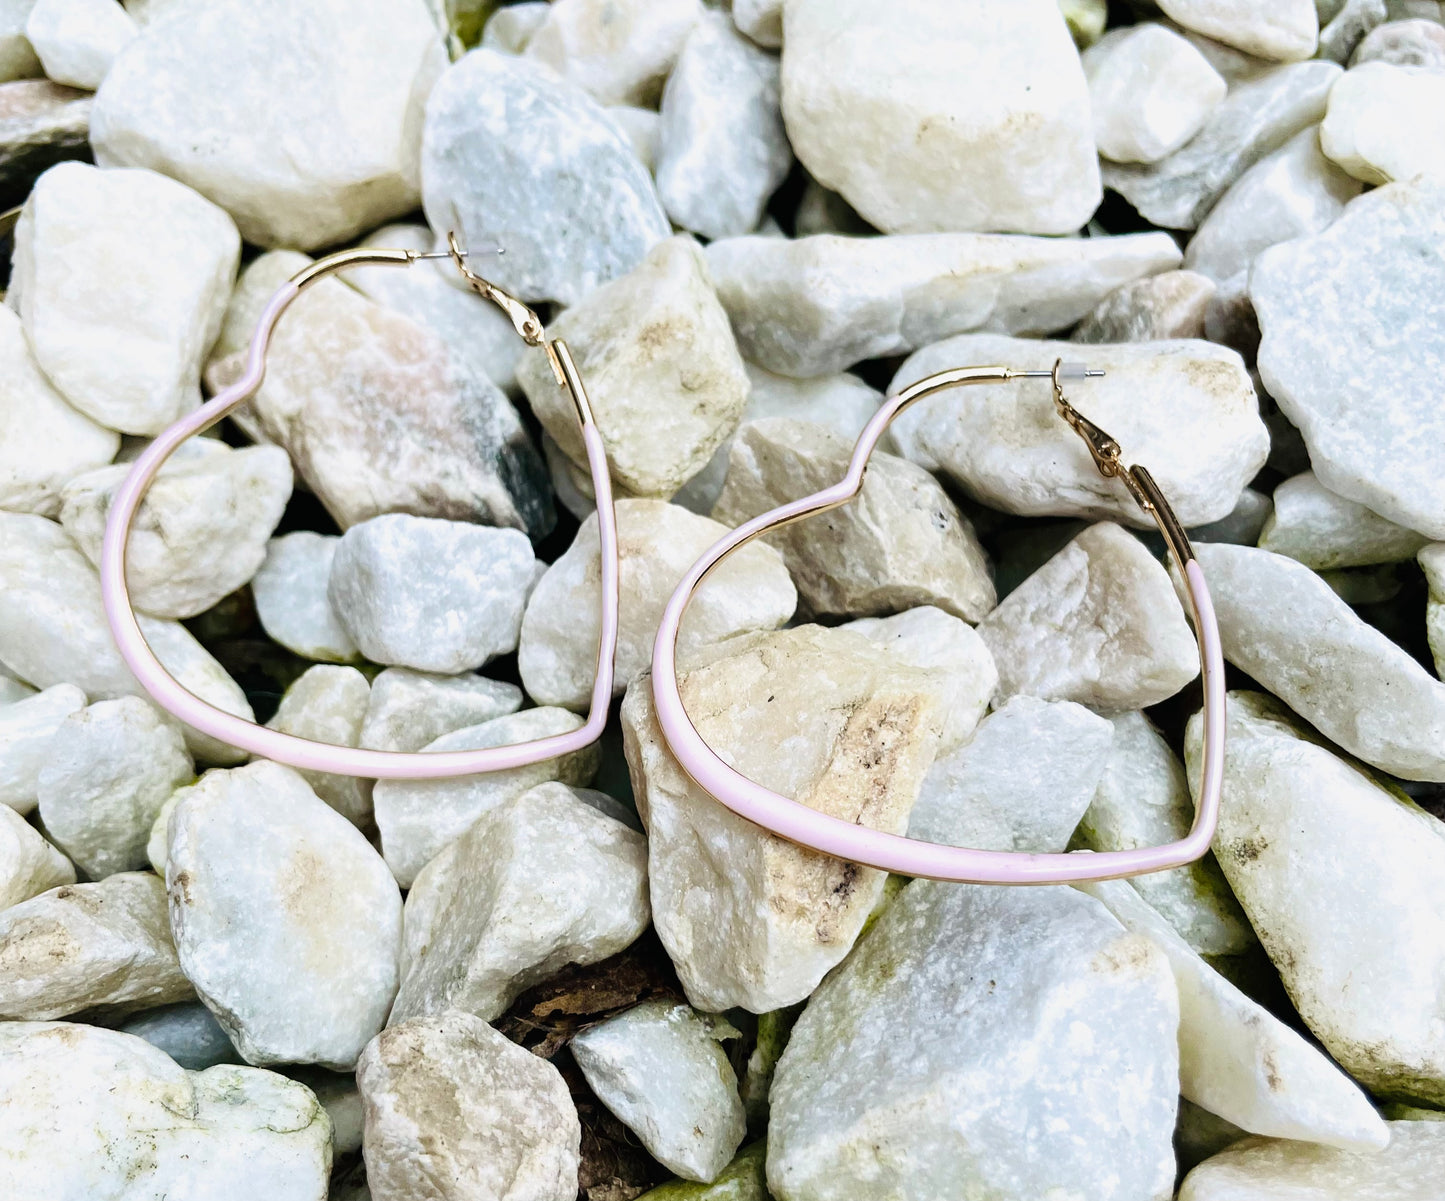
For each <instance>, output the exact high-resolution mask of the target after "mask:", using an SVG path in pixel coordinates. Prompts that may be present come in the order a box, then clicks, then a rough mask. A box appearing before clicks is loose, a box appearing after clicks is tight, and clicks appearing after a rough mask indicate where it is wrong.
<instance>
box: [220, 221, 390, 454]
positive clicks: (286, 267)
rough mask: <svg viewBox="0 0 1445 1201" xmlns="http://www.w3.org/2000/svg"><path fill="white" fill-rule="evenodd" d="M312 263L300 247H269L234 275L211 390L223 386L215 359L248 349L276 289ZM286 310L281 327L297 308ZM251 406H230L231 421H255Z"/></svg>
mask: <svg viewBox="0 0 1445 1201" xmlns="http://www.w3.org/2000/svg"><path fill="white" fill-rule="evenodd" d="M313 262H315V260H314V259H313V258H312V257H311V256H310V255H309V254H302V253H301V252H300V251H299V250H268V251H267V252H266V253H265V254H261V255H257V256H256V257H255V258H254V259H252V260H251V261H250V262H249V263H248V264H247V265H246V266H245V267H244V268H243V269H242V270H241V272H240V274H239V275H237V276H236V286H235V287H234V288H232V289H231V297H230V299H229V300H228V301H227V302H226V314H225V316H224V317H222V318H221V332H220V333H219V334H218V335H217V336H216V342H215V345H214V346H212V347H211V357H210V360H209V362H207V364H206V373H205V380H206V383H207V385H208V386H209V388H210V390H211V391H212V392H219V391H220V390H221V388H222V387H224V386H225V384H224V383H222V382H220V381H219V380H216V379H213V378H212V376H211V373H212V371H213V370H214V368H215V367H216V365H217V362H218V361H219V360H221V359H224V358H225V357H227V356H228V355H233V354H235V353H236V352H237V351H238V350H249V349H250V347H251V340H252V339H253V338H254V337H255V334H256V324H257V322H258V321H260V319H261V314H262V313H263V312H264V311H265V309H266V306H267V305H268V304H270V303H271V298H272V297H273V296H275V294H276V290H277V289H278V288H280V287H281V285H282V284H284V283H286V281H287V280H289V279H290V278H291V277H292V276H293V275H296V274H298V273H299V272H301V271H303V270H305V269H306V268H307V267H309V266H311V264H312V263H313ZM392 269H393V270H396V268H392ZM312 286H313V287H314V286H315V285H312ZM287 312H288V314H289V315H288V316H287V317H286V319H285V320H284V321H282V322H281V328H282V329H285V328H286V326H287V325H289V324H290V323H291V321H292V320H293V319H294V314H295V312H296V309H295V308H294V307H292V308H289V309H288V310H287ZM272 365H273V359H272V356H271V355H270V354H268V355H267V358H266V366H267V370H268V371H269V370H270V369H271V367H272ZM227 382H229V381H227ZM250 409H251V406H250V404H243V405H241V406H240V408H237V409H232V410H231V420H232V421H235V422H236V423H237V424H238V425H243V423H247V422H248V423H249V424H254V422H255V418H254V416H253V415H251V413H250ZM243 428H245V426H244V425H243ZM246 433H247V436H248V437H250V438H253V439H254V438H255V437H256V435H255V434H254V433H252V432H251V430H250V429H249V428H248V429H247V430H246Z"/></svg>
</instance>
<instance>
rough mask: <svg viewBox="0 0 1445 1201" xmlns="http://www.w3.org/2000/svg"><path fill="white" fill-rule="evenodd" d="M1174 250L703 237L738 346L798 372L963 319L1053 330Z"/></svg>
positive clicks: (975, 238)
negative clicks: (708, 241) (716, 239)
mask: <svg viewBox="0 0 1445 1201" xmlns="http://www.w3.org/2000/svg"><path fill="white" fill-rule="evenodd" d="M1179 257H1180V256H1179V250H1178V247H1176V246H1175V245H1174V242H1173V239H1171V238H1169V237H1168V236H1167V235H1165V234H1159V233H1152V234H1135V235H1128V236H1125V237H1118V238H1067V239H1060V238H1024V237H1002V236H998V235H990V234H920V235H914V236H905V237H889V238H851V237H839V236H835V235H832V234H820V235H818V236H816V237H811V238H798V239H796V240H793V239H787V238H769V237H761V236H759V237H749V238H727V239H724V240H722V241H719V242H714V243H713V244H712V245H711V246H709V247H708V253H707V260H708V267H709V268H710V269H711V271H712V277H713V280H714V282H715V283H716V285H717V294H718V298H719V299H720V300H721V301H722V303H723V307H724V308H725V309H726V310H727V312H728V316H729V317H730V318H731V319H732V324H733V332H734V333H735V334H736V335H737V338H738V345H739V347H740V348H741V350H742V352H743V354H744V356H745V357H746V358H747V359H748V361H749V362H752V363H756V364H758V365H759V366H760V367H765V368H767V369H768V370H769V371H776V372H779V373H780V374H782V375H792V376H804V377H806V376H815V375H829V374H831V373H832V372H835V371H842V370H845V369H846V368H848V367H851V366H852V365H853V364H854V363H857V362H860V361H862V360H863V359H874V358H880V357H882V356H885V355H893V354H902V353H905V352H907V351H910V350H913V349H915V348H917V347H919V346H926V345H928V344H929V343H931V342H936V341H938V339H940V338H946V337H948V336H949V335H950V334H957V333H963V332H965V331H968V330H975V329H984V330H997V331H1000V332H1004V333H1019V334H1046V333H1051V332H1052V331H1054V330H1058V329H1065V328H1067V327H1068V326H1070V325H1073V324H1074V322H1076V321H1077V320H1079V318H1080V317H1082V316H1084V315H1085V314H1086V313H1087V312H1088V311H1089V310H1090V309H1092V308H1093V307H1094V306H1095V305H1096V304H1098V303H1099V301H1100V300H1102V299H1103V298H1104V297H1105V296H1107V295H1108V294H1109V293H1110V292H1112V291H1113V290H1114V289H1115V288H1117V287H1119V286H1120V285H1122V284H1126V283H1129V282H1130V281H1131V280H1135V279H1138V278H1140V277H1141V276H1145V275H1153V274H1155V273H1156V272H1159V271H1168V270H1171V269H1172V268H1174V267H1177V266H1178V265H1179Z"/></svg>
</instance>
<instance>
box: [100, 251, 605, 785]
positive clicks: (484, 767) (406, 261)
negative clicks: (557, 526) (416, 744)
mask: <svg viewBox="0 0 1445 1201" xmlns="http://www.w3.org/2000/svg"><path fill="white" fill-rule="evenodd" d="M447 243H448V246H449V249H448V250H446V251H439V252H436V253H425V254H424V253H422V252H420V251H415V250H387V249H374V248H361V249H356V250H343V251H340V252H339V253H337V254H333V255H329V256H328V257H326V258H323V259H318V260H317V261H316V262H314V263H312V264H311V265H310V266H308V267H306V268H305V269H304V270H302V271H299V272H297V274H296V275H294V276H292V278H291V279H289V280H288V281H287V282H286V283H285V284H283V285H282V286H281V287H280V288H279V289H278V290H277V292H276V294H275V295H274V296H273V297H271V300H270V302H269V303H268V304H267V305H266V308H265V310H264V312H262V314H261V318H260V320H259V321H258V322H257V323H256V332H255V333H254V334H253V335H252V337H251V348H250V351H249V353H248V354H247V357H246V369H245V373H244V374H243V375H242V376H241V378H240V379H239V380H237V381H236V382H235V383H234V384H232V385H231V386H230V387H229V388H227V389H226V390H225V391H223V392H221V393H219V394H217V395H216V396H215V397H213V398H212V399H211V400H209V401H207V402H206V403H205V404H203V405H202V406H201V407H200V408H198V409H197V410H196V411H195V412H193V413H191V414H190V415H189V416H187V417H184V418H182V419H181V420H180V421H178V422H176V423H175V424H174V425H172V426H170V427H169V428H168V429H166V430H165V431H164V432H162V433H161V434H160V435H159V436H158V437H157V438H156V439H155V441H153V442H152V443H151V444H150V445H149V446H148V447H147V448H146V449H145V451H144V453H143V454H141V456H140V457H139V458H138V459H136V461H135V465H134V466H133V467H132V468H131V471H130V474H129V475H128V476H126V478H125V481H124V482H123V483H122V484H121V486H120V488H119V490H118V491H117V492H116V495H115V499H114V501H113V502H112V504H111V508H110V515H109V517H108V519H107V521H106V527H105V540H104V542H103V543H102V546H101V557H100V583H101V591H102V595H103V597H104V600H105V613H106V619H107V621H109V623H110V629H111V633H112V634H113V635H114V637H115V642H116V646H117V647H118V648H119V649H120V653H121V656H122V658H124V659H125V661H126V664H127V665H128V666H129V667H130V669H131V671H132V672H133V673H134V674H135V677H136V679H137V680H138V681H140V684H141V686H142V687H143V688H144V689H145V690H146V691H147V692H148V693H150V695H151V697H152V698H153V699H154V700H155V702H156V704H158V705H160V706H161V708H163V709H165V710H167V711H169V712H170V713H171V714H173V715H174V716H175V717H177V718H179V719H180V720H181V721H183V722H185V723H186V725H188V726H192V727H194V728H195V729H197V730H200V731H202V732H204V733H206V734H209V735H211V736H212V737H213V738H218V739H220V740H221V741H222V742H226V743H229V744H230V745H231V746H235V747H239V748H240V749H242V750H246V751H250V752H251V753H252V754H255V755H261V756H263V757H264V758H267V759H274V760H275V761H276V762H277V763H286V764H289V765H290V766H292V767H299V768H303V769H306V770H310V771H325V772H333V773H335V774H338V775H345V776H363V777H367V778H371V779H391V780H403V779H410V780H423V779H434V778H439V777H443V776H470V775H476V774H479V773H482V772H492V771H504V770H506V769H508V768H513V767H522V766H525V765H526V764H529V763H541V762H543V761H545V760H547V759H555V758H556V757H557V756H559V755H565V754H568V753H570V752H572V751H576V750H580V749H581V748H582V747H585V746H587V745H588V744H589V743H592V742H595V741H596V740H597V738H598V737H599V736H600V735H601V733H602V728H603V726H605V725H606V724H607V707H608V705H609V703H610V702H611V699H612V674H613V658H614V656H615V653H616V650H617V613H618V567H617V516H616V512H615V510H614V508H613V504H612V483H611V479H610V477H609V475H608V467H607V452H606V450H605V449H604V448H603V445H602V435H601V434H600V433H599V432H598V430H597V423H596V422H595V421H594V420H593V418H592V409H591V406H590V405H589V404H588V402H587V393H586V390H585V389H584V388H583V386H582V379H581V377H580V376H579V375H578V373H577V365H576V363H574V362H573V360H572V355H571V353H570V352H569V351H568V349H567V346H566V344H565V343H563V342H559V341H550V340H548V339H547V338H546V337H545V336H544V334H543V330H542V322H541V320H540V318H538V316H537V314H536V313H534V312H533V311H532V310H531V309H529V308H528V307H527V306H526V305H524V304H523V303H522V302H521V301H519V300H518V299H517V298H516V297H514V296H511V295H509V294H507V293H506V292H504V291H502V289H501V288H499V287H497V286H496V285H495V284H493V283H491V282H490V281H488V280H485V279H483V278H482V277H481V276H479V275H477V274H476V273H475V272H473V271H472V270H471V269H470V268H469V267H468V266H467V265H466V261H465V260H466V253H467V252H466V251H465V250H463V249H461V247H460V246H459V245H458V244H457V240H456V236H455V235H454V234H448V235H447ZM440 258H450V259H451V260H452V261H453V262H454V263H455V264H456V266H457V269H458V270H459V271H460V272H461V273H462V275H463V277H464V278H465V279H466V281H467V283H468V284H470V285H471V287H472V289H473V290H474V291H476V292H477V294H478V295H480V296H482V297H484V298H485V299H487V300H490V301H491V302H492V303H493V304H495V305H497V306H498V307H499V308H501V310H502V311H503V312H504V313H506V314H507V316H508V317H509V318H510V319H511V322H512V325H513V327H514V328H515V329H516V331H517V333H518V334H520V335H521V337H522V339H523V341H525V342H526V343H527V345H528V346H540V347H541V348H542V349H543V350H544V351H545V352H546V355H547V360H548V362H549V363H550V364H551V366H552V373H553V375H555V376H556V378H557V386H558V387H561V388H566V389H567V392H568V393H569V395H570V396H571V398H572V404H573V407H574V408H575V409H576V412H577V420H578V422H579V423H580V425H581V427H582V440H583V442H584V443H585V444H586V448H587V464H588V467H589V469H590V470H591V472H592V486H593V488H594V489H596V496H597V527H598V534H599V537H600V540H601V544H602V579H601V584H602V642H601V647H600V649H599V650H598V654H597V675H596V679H595V680H594V682H593V685H592V701H591V707H590V709H589V710H588V713H587V720H586V722H585V723H584V724H583V725H581V726H580V727H578V728H577V729H576V730H572V731H570V732H569V733H566V734H554V735H552V736H551V737H548V738H539V739H536V740H535V741H532V742H521V743H517V744H515V745H513V746H499V747H489V748H486V749H483V750H472V751H438V752H435V753H426V752H419V753H403V752H400V751H374V750H365V749H360V748H356V747H344V746H334V745H332V744H330V743H325V742H313V741H311V740H310V739H306V738H297V737H295V736H293V735H291V734H283V733H281V732H279V731H277V730H269V729H267V728H266V727H264V726H258V725H256V724H255V723H254V722H249V721H246V720H245V719H244V718H241V717H237V716H235V715H234V714H231V713H227V712H225V711H224V710H222V709H218V708H216V707H215V706H214V705H211V704H207V703H206V702H205V701H203V700H202V699H201V698H200V697H198V696H196V695H195V694H194V693H192V692H190V691H188V690H187V689H186V688H185V687H184V686H183V685H182V684H181V683H180V682H179V681H178V680H176V678H175V677H174V676H172V675H171V674H170V672H168V671H167V670H166V669H165V667H164V666H163V665H162V664H161V662H160V660H159V659H157V658H156V656H155V653H154V652H153V651H152V650H151V648H150V646H149V645H148V644H147V643H146V640H145V636H144V635H143V634H142V633H141V630H140V625H139V623H138V622H137V621H136V615H135V610H134V609H133V607H132V605H131V600H130V594H129V591H128V590H127V587H126V572H125V561H126V547H127V544H128V543H129V540H130V530H131V523H132V522H133V521H134V520H135V515H136V511H137V510H138V509H139V508H140V504H141V501H142V500H143V499H144V498H145V494H146V490H147V489H148V488H149V487H150V485H151V481H152V480H154V479H155V477H156V473H157V472H159V471H160V469H161V466H162V465H163V464H164V463H165V461H166V460H167V459H168V458H169V457H170V456H171V454H172V453H173V452H174V451H175V449H176V447H178V446H179V445H180V444H181V443H182V442H184V441H185V440H186V439H187V438H189V437H191V436H192V435H193V434H199V433H201V432H202V431H203V430H206V429H209V428H210V427H211V426H213V425H215V424H216V422H218V421H220V420H221V418H222V417H224V416H225V415H226V414H227V413H229V412H230V411H231V410H232V409H234V408H235V407H236V406H237V405H239V404H240V403H241V402H242V401H244V400H246V399H247V398H249V397H250V396H251V395H252V394H254V393H255V391H256V389H257V388H259V387H260V386H261V381H262V379H263V378H264V376H265V374H266V350H267V347H268V346H269V345H270V341H271V335H272V333H273V331H274V330H275V327H276V321H277V318H279V317H280V316H281V314H282V313H283V312H284V311H285V310H286V308H287V306H288V305H290V304H291V302H292V301H293V300H295V299H296V297H297V296H299V295H300V294H301V293H302V292H303V291H304V290H305V289H306V288H307V287H309V286H310V285H311V284H314V283H315V282H316V281H317V280H319V279H322V278H324V277H326V276H328V275H331V274H332V273H334V272H336V271H340V270H342V269H344V268H347V267H373V266H377V267H386V266H390V267H409V266H411V265H412V264H413V263H417V262H420V261H421V260H423V259H440Z"/></svg>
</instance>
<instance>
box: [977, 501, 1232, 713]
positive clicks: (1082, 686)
mask: <svg viewBox="0 0 1445 1201" xmlns="http://www.w3.org/2000/svg"><path fill="white" fill-rule="evenodd" d="M1207 572H1208V568H1207V567H1206V574H1207ZM1172 593H1173V587H1172V585H1171V584H1170V582H1169V573H1168V572H1166V571H1165V570H1164V568H1163V567H1162V566H1161V565H1160V563H1159V561H1158V560H1157V559H1155V558H1154V556H1153V555H1151V554H1150V553H1149V551H1148V550H1146V549H1145V548H1144V544H1143V543H1141V542H1140V541H1139V540H1138V539H1137V538H1135V537H1134V536H1133V535H1132V534H1129V533H1127V532H1125V531H1124V530H1122V529H1120V528H1119V527H1118V526H1117V525H1113V524H1110V523H1108V522H1100V523H1099V524H1098V525H1093V526H1090V527H1089V528H1088V529H1086V530H1085V531H1084V532H1083V533H1081V534H1080V535H1079V536H1078V537H1077V538H1075V539H1074V540H1073V541H1072V542H1070V543H1069V544H1068V545H1067V546H1066V547H1064V549H1063V550H1061V551H1060V552H1059V553H1058V554H1056V555H1055V556H1054V557H1053V558H1052V559H1050V560H1049V561H1048V562H1047V563H1045V564H1044V565H1043V566H1042V567H1040V568H1039V569H1038V571H1036V572H1034V574H1033V575H1031V576H1029V578H1028V579H1026V580H1025V581H1024V582H1023V583H1022V584H1020V585H1019V586H1018V587H1017V588H1015V589H1014V590H1013V591H1012V592H1011V593H1009V595H1008V596H1007V597H1005V598H1004V600H1003V602H1002V603H1001V604H1000V605H999V607H998V608H997V609H995V610H994V611H993V612H992V613H990V614H989V615H988V616H987V617H986V618H984V620H983V621H982V622H980V623H979V626H978V632H979V634H981V635H982V636H983V640H984V643H985V644H986V645H987V646H988V649H989V650H990V651H991V652H992V653H993V659H994V663H995V664H996V665H997V666H998V674H999V697H1000V698H1001V699H1006V698H1008V697H1011V696H1015V695H1017V694H1019V693H1022V694H1023V695H1025V696H1037V697H1042V698H1043V699H1045V700H1065V701H1078V702H1079V703H1080V704H1085V705H1090V706H1092V707H1093V708H1096V709H1104V710H1109V711H1114V712H1117V711H1119V710H1123V709H1142V708H1144V707H1145V706H1146V705H1157V704H1158V703H1159V702H1160V701H1163V700H1165V699H1167V698H1168V697H1171V696H1173V695H1174V694H1175V693H1176V692H1178V691H1179V690H1180V689H1181V688H1183V687H1184V685H1186V684H1188V683H1189V681H1190V680H1192V679H1194V677H1195V676H1197V675H1198V674H1199V657H1198V652H1197V651H1196V650H1195V646H1194V637H1193V635H1192V634H1191V633H1190V631H1189V624H1188V622H1187V621H1186V619H1185V617H1184V611H1183V609H1181V608H1180V606H1179V604H1178V602H1177V601H1174V600H1173V599H1172Z"/></svg>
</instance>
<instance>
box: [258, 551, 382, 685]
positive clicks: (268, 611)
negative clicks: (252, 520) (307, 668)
mask: <svg viewBox="0 0 1445 1201" xmlns="http://www.w3.org/2000/svg"><path fill="white" fill-rule="evenodd" d="M340 541H341V539H340V538H337V537H335V536H333V535H330V534H316V533H313V532H312V531H310V530H296V531H295V532H293V533H290V534H283V535H281V537H279V538H272V539H271V540H270V541H269V542H268V543H266V557H265V559H264V560H263V561H262V563H261V566H260V567H259V568H258V569H257V570H256V574H255V575H254V576H252V577H251V595H252V596H253V597H254V598H255V601H256V616H257V618H258V619H259V620H260V622H261V628H262V629H264V630H265V631H266V634H267V636H268V637H269V638H271V639H272V640H273V641H275V642H279V643H280V644H281V645H282V646H284V647H285V648H286V649H287V650H289V651H294V652H295V653H296V654H298V655H300V656H301V657H302V658H303V659H319V660H320V661H322V662H323V663H347V662H350V661H351V660H353V659H356V658H359V657H360V652H359V651H358V650H357V649H356V643H355V642H353V641H352V640H351V635H350V634H348V633H347V632H346V627H345V626H344V625H342V624H341V619H340V618H339V617H337V616H336V610H335V609H333V608H332V607H331V598H330V596H328V595H327V585H328V584H329V582H330V580H331V562H332V560H333V559H334V558H335V557H336V547H337V545H338V544H339V543H340Z"/></svg>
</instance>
